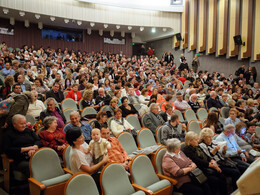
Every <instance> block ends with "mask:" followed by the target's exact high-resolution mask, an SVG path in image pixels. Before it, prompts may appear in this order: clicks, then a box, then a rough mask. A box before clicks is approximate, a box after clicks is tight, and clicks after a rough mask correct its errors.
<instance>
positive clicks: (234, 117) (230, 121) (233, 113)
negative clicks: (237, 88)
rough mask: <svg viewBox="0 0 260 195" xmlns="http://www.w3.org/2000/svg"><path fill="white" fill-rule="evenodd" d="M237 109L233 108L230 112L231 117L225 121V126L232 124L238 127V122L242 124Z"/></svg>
mask: <svg viewBox="0 0 260 195" xmlns="http://www.w3.org/2000/svg"><path fill="white" fill-rule="evenodd" d="M237 113H238V111H237V109H235V108H231V109H230V110H229V117H228V118H227V119H225V126H226V125H228V124H232V125H234V126H235V125H236V124H237V123H238V122H240V120H239V119H238V118H237Z"/></svg>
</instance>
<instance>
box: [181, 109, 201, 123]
mask: <svg viewBox="0 0 260 195" xmlns="http://www.w3.org/2000/svg"><path fill="white" fill-rule="evenodd" d="M184 117H185V119H186V121H188V122H190V121H191V120H194V121H197V120H198V119H197V117H196V115H195V112H194V111H193V110H192V109H187V110H186V111H185V112H184Z"/></svg>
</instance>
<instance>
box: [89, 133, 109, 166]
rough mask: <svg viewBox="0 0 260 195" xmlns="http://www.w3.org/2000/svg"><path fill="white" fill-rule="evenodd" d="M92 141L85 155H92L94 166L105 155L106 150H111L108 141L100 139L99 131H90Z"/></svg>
mask: <svg viewBox="0 0 260 195" xmlns="http://www.w3.org/2000/svg"><path fill="white" fill-rule="evenodd" d="M91 138H92V140H91V141H90V142H89V147H88V149H87V153H88V152H90V153H91V154H92V155H93V162H94V164H97V163H99V162H100V161H101V160H102V159H103V156H104V155H105V154H107V149H110V148H111V145H110V143H109V141H107V140H106V139H104V138H101V135H100V130H99V129H92V131H91ZM102 168H103V167H101V168H100V170H102Z"/></svg>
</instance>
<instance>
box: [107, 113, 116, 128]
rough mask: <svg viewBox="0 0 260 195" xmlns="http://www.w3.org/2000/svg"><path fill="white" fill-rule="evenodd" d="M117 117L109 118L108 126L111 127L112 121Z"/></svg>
mask: <svg viewBox="0 0 260 195" xmlns="http://www.w3.org/2000/svg"><path fill="white" fill-rule="evenodd" d="M114 118H115V117H114V116H111V117H109V118H108V119H107V125H108V127H109V128H110V125H111V121H112V120H113V119H114Z"/></svg>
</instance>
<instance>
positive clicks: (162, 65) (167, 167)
mask: <svg viewBox="0 0 260 195" xmlns="http://www.w3.org/2000/svg"><path fill="white" fill-rule="evenodd" d="M0 48H1V50H0V52H1V53H0V55H1V58H0V69H1V73H0V74H1V76H0V81H1V88H0V91H1V93H0V98H1V100H2V102H4V101H6V100H7V99H13V101H16V97H19V96H20V95H22V94H23V93H24V92H28V91H31V92H30V93H31V96H30V97H31V99H30V103H29V104H28V103H27V104H28V105H27V104H25V105H27V107H26V108H24V105H21V104H20V107H22V106H23V111H24V110H25V109H26V114H27V115H31V116H32V117H33V118H34V119H35V121H38V122H37V123H38V124H39V125H41V127H42V129H41V132H40V133H39V134H37V135H36V134H35V132H34V129H33V128H32V129H30V128H28V125H27V123H26V118H25V117H24V116H23V115H25V114H23V115H21V114H22V113H20V110H21V109H16V110H15V111H14V110H13V109H10V110H12V115H11V116H12V121H11V123H3V124H4V125H3V126H2V128H7V131H6V133H5V139H4V152H5V153H6V154H7V155H8V157H10V158H13V159H14V164H15V166H14V168H15V169H18V170H22V169H23V170H24V171H23V172H24V174H26V176H28V177H29V165H28V163H29V159H30V157H31V156H32V155H33V154H34V153H35V152H36V151H37V149H38V148H40V147H43V146H47V147H50V148H53V149H54V150H55V151H56V152H57V154H58V155H59V156H60V157H61V156H62V153H63V150H64V149H65V148H66V146H67V145H68V144H69V145H70V146H71V147H72V151H71V155H70V165H71V169H72V172H73V174H75V173H77V172H82V171H83V172H87V173H89V174H91V175H92V176H93V178H94V179H95V181H96V183H97V185H98V186H99V175H100V168H102V167H103V165H104V164H106V163H107V162H116V163H120V164H121V165H122V166H123V167H124V168H125V169H126V170H127V171H128V170H129V166H130V163H131V158H130V157H129V156H128V155H127V153H126V151H125V150H124V149H123V147H122V146H121V144H120V143H119V142H118V140H117V138H116V136H117V135H119V134H120V133H121V132H124V131H126V132H129V133H130V134H131V135H132V136H133V137H134V139H136V137H138V134H137V133H138V130H136V129H135V128H134V126H135V125H136V124H131V123H130V122H129V121H127V120H126V117H127V116H129V115H132V116H135V117H136V119H137V121H139V122H140V125H141V126H142V127H145V128H148V129H150V130H151V132H152V133H153V135H156V132H157V130H158V127H160V126H161V125H162V126H163V127H162V131H161V136H160V137H161V143H162V144H163V145H167V153H166V154H165V156H164V159H163V163H162V167H163V172H164V174H165V175H167V176H169V177H172V178H175V179H177V181H178V182H179V183H178V184H177V186H176V187H175V188H174V190H176V191H180V192H182V193H183V194H190V192H192V190H194V193H195V192H196V193H197V194H201V191H204V194H205V192H207V193H206V194H227V193H228V190H227V183H226V177H232V187H233V190H235V189H236V180H237V179H238V178H239V177H240V175H241V174H242V173H243V172H244V171H245V170H246V169H247V167H248V166H249V165H250V163H252V162H253V161H254V159H255V156H253V155H252V154H249V151H250V150H252V149H256V150H257V149H259V148H260V141H259V140H260V135H257V133H256V131H255V129H256V126H257V125H258V124H259V120H260V117H259V116H260V115H259V113H258V112H259V109H260V104H259V103H260V89H259V86H258V83H257V82H256V71H255V68H254V67H253V68H252V67H250V68H249V69H248V70H246V69H245V66H244V65H242V66H241V67H240V68H239V69H238V70H237V71H236V74H235V75H236V76H234V77H233V76H232V75H229V76H228V77H226V76H225V75H224V73H221V74H220V73H217V72H213V73H209V72H208V71H204V72H203V71H198V70H197V69H199V67H198V66H199V64H200V63H199V58H198V57H195V58H194V60H195V62H194V63H193V66H194V68H196V70H195V71H194V70H193V69H192V68H191V67H189V65H188V63H187V60H186V58H185V56H184V55H182V56H181V57H180V61H179V60H178V59H174V57H173V55H172V54H171V56H172V57H171V58H165V57H162V59H157V60H154V59H155V58H153V59H152V57H151V56H145V55H142V56H132V57H131V58H129V57H130V56H125V55H123V54H122V53H120V54H112V53H105V52H103V51H100V52H96V53H95V52H91V53H87V52H82V51H74V50H69V49H68V48H65V49H64V50H63V51H62V50H61V49H58V50H55V49H52V48H43V47H40V48H38V49H36V48H35V47H34V46H33V47H28V46H27V45H25V46H23V47H22V48H20V49H19V50H13V51H12V52H11V51H9V50H8V46H7V45H6V44H5V43H2V44H1V47H0ZM166 53H167V52H166ZM169 59H171V60H169ZM194 64H195V65H194ZM68 98H70V99H73V100H74V101H75V103H76V106H77V108H78V110H74V111H72V112H71V113H70V115H69V119H70V121H67V120H68V118H66V117H65V115H64V110H63V109H62V104H63V101H64V100H65V99H68ZM137 105H138V106H137ZM45 106H46V107H45ZM87 107H91V108H93V109H94V110H95V111H96V113H97V114H94V115H93V114H92V116H91V117H90V118H89V117H88V115H86V116H82V115H81V111H82V109H81V108H83V109H84V108H87ZM200 108H204V109H206V110H207V111H209V109H210V108H215V109H214V110H213V111H212V112H210V113H208V115H207V118H205V120H204V121H198V123H201V127H202V128H203V129H202V130H201V131H200V135H198V134H196V133H194V132H187V131H188V128H187V127H186V126H187V124H188V123H187V121H185V120H184V121H181V122H182V125H181V128H179V123H180V118H179V117H180V116H179V115H176V114H175V112H174V111H175V110H177V111H180V113H181V115H182V117H183V118H184V119H185V117H184V113H185V112H186V111H187V110H188V109H190V110H192V111H193V112H194V113H195V115H196V114H197V112H198V111H199V109H200ZM222 108H228V109H229V111H228V117H225V120H224V122H223V123H221V122H220V120H219V118H220V117H222V118H224V117H223V116H221V115H220V113H221V109H222ZM111 117H112V119H111ZM92 118H94V120H93V119H92ZM91 119H92V120H91ZM108 119H111V120H108ZM88 121H89V123H88ZM241 123H242V125H241ZM32 125H33V124H32ZM242 127H244V128H245V130H241V128H242ZM92 129H99V130H100V135H101V137H102V138H104V139H106V140H107V141H108V142H110V145H111V148H109V149H108V152H107V155H104V156H103V159H102V160H100V161H99V162H98V163H96V164H95V163H94V162H93V156H92V154H91V153H89V152H88V151H87V148H88V144H89V142H91V140H92V133H93V132H92ZM95 131H96V130H95ZM191 131H192V130H191ZM136 134H137V135H136ZM111 135H112V136H113V137H111ZM215 135H218V137H217V138H216V139H215V140H212V139H213V136H215ZM21 140H22V141H21ZM184 141H185V147H184V148H182V149H181V148H180V144H181V142H183V143H184ZM218 142H219V143H223V142H225V143H226V144H225V146H222V147H220V145H219V144H218ZM227 159H228V160H227ZM24 167H26V169H24ZM196 167H199V168H200V169H201V170H202V171H203V173H204V174H205V175H206V176H207V178H208V180H207V183H205V185H201V186H200V185H197V184H194V183H192V180H191V179H190V178H189V177H188V176H187V173H188V172H190V171H192V170H193V169H195V168H196ZM232 173H233V174H232ZM188 188H190V190H191V191H189V190H188V191H187V189H188ZM99 189H100V188H99Z"/></svg>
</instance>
